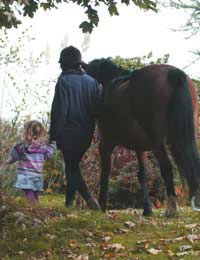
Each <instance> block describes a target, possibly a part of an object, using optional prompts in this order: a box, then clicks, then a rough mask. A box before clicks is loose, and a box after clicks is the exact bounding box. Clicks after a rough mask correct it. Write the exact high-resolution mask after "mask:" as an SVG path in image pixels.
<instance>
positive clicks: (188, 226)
mask: <svg viewBox="0 0 200 260" xmlns="http://www.w3.org/2000/svg"><path fill="white" fill-rule="evenodd" d="M63 204H64V197H63V196H61V195H58V196H54V195H48V196H43V197H42V198H41V206H40V208H39V209H38V211H39V212H40V215H37V214H36V215H34V213H31V214H32V215H31V216H32V218H38V216H40V219H41V218H42V223H38V224H37V225H30V224H26V223H23V221H22V222H21V223H18V224H16V222H15V221H11V220H10V221H7V222H6V223H4V226H3V230H2V232H1V240H0V259H3V260H4V259H5V260H7V259H10V260H11V259H12V260H18V259H20V260H44V259H48V260H52V259H55V260H57V259H62V260H65V259H66V260H68V259H76V260H107V259H117V260H122V259H123V260H143V259H151V260H154V259H162V260H165V259H170V260H175V259H180V260H181V259H184V260H191V259H200V243H199V241H200V224H199V223H200V213H196V212H192V211H191V210H190V208H188V207H185V208H180V209H179V213H178V215H177V216H176V217H174V218H169V219H168V218H166V217H165V216H164V209H159V210H154V216H153V217H151V218H144V217H143V216H142V212H141V211H140V210H139V211H138V210H137V211H135V210H131V209H128V210H124V211H108V212H107V213H106V214H104V213H102V212H94V211H87V210H79V209H75V208H68V209H66V208H64V207H63ZM22 205H23V203H22ZM36 223H37V222H36Z"/></svg>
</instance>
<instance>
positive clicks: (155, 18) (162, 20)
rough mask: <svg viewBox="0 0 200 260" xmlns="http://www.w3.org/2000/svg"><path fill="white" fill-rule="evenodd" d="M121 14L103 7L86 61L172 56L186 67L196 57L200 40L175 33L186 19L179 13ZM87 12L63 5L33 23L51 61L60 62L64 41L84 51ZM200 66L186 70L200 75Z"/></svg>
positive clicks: (123, 9) (132, 11)
mask: <svg viewBox="0 0 200 260" xmlns="http://www.w3.org/2000/svg"><path fill="white" fill-rule="evenodd" d="M119 11H120V15H119V16H117V17H115V16H114V17H110V15H109V14H108V12H107V10H106V8H101V10H100V12H99V15H100V23H99V26H98V28H95V29H94V31H93V33H92V34H91V35H90V36H89V43H88V49H87V51H85V52H83V58H84V60H85V61H89V60H92V59H94V58H99V57H108V56H117V55H119V56H121V57H124V58H131V57H135V56H142V55H145V54H147V53H149V52H151V51H152V52H153V55H154V56H155V57H161V56H163V55H164V54H166V53H169V54H170V60H169V62H170V63H171V64H172V65H175V66H178V67H179V68H182V69H183V68H185V66H187V65H188V64H190V63H191V61H192V60H193V58H194V56H193V55H192V54H191V51H194V50H197V49H198V48H199V40H200V39H199V38H200V37H193V38H191V39H188V40H186V39H185V38H184V37H185V36H186V35H185V34H183V33H182V32H173V31H172V30H171V29H172V28H173V29H176V28H177V29H178V28H179V27H180V26H181V25H183V24H184V23H185V21H186V19H187V17H188V16H187V15H186V13H184V12H183V11H180V10H172V9H166V8H165V9H163V11H162V12H159V13H154V12H152V11H148V12H144V11H141V10H140V9H139V8H137V7H136V6H134V5H130V6H129V7H126V6H124V5H122V6H121V7H120V8H119ZM84 18H85V15H84V10H83V9H82V8H81V7H79V6H77V5H74V4H62V5H60V8H59V9H58V10H52V11H50V12H45V13H44V12H40V13H38V14H37V15H36V17H35V18H34V19H31V20H30V23H32V26H33V31H34V34H35V37H36V42H37V41H38V43H39V44H38V45H40V46H41V48H44V47H45V46H46V45H47V44H48V46H49V48H50V53H51V55H52V59H51V62H53V63H54V64H55V63H56V62H57V60H58V56H59V52H60V49H61V42H62V43H65V44H64V45H63V47H64V46H65V45H74V46H77V47H78V48H80V49H82V45H83V41H84V39H85V38H86V36H85V35H84V34H83V33H82V32H81V30H80V29H79V24H80V23H81V22H82V21H83V20H84ZM197 68H198V64H196V65H195V66H192V67H191V68H187V71H186V72H188V73H189V74H190V75H191V74H193V75H196V74H197V73H198V69H197Z"/></svg>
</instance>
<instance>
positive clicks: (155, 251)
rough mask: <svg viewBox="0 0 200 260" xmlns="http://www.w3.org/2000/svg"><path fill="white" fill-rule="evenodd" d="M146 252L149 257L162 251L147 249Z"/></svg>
mask: <svg viewBox="0 0 200 260" xmlns="http://www.w3.org/2000/svg"><path fill="white" fill-rule="evenodd" d="M147 252H148V253H149V254H151V255H158V254H160V253H161V252H162V250H158V249H155V248H149V249H148V250H147Z"/></svg>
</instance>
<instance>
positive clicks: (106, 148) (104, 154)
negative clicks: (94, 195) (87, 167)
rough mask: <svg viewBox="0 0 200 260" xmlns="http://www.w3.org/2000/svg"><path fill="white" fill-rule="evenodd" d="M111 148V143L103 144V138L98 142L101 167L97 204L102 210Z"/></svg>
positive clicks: (104, 203) (105, 197) (104, 206)
mask: <svg viewBox="0 0 200 260" xmlns="http://www.w3.org/2000/svg"><path fill="white" fill-rule="evenodd" d="M113 148H114V146H113V145H110V144H105V142H104V141H103V140H101V141H100V143H99V154H100V158H101V168H102V169H101V178H100V194H99V204H100V206H101V209H102V210H103V211H105V210H106V203H107V193H108V183H109V175H110V170H111V153H112V151H113Z"/></svg>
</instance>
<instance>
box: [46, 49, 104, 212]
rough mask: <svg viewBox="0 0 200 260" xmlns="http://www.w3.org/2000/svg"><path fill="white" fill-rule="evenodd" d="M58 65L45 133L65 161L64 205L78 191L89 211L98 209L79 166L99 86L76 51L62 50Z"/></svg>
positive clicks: (87, 143)
mask: <svg viewBox="0 0 200 260" xmlns="http://www.w3.org/2000/svg"><path fill="white" fill-rule="evenodd" d="M59 63H60V66H61V69H62V73H61V75H60V77H59V78H58V81H57V84H56V87H55V94H54V98H53V102H52V108H51V122H50V131H49V134H50V140H51V141H56V144H57V147H58V149H60V150H61V152H62V154H63V158H64V162H65V173H66V179H67V188H66V201H65V205H66V206H67V207H68V206H70V205H72V203H73V201H74V198H75V194H76V191H78V192H79V193H80V194H81V196H82V197H83V199H84V200H85V201H86V202H87V205H88V207H89V208H90V209H99V208H100V206H99V203H98V202H97V200H96V199H95V198H94V197H93V196H92V195H91V193H90V191H89V189H88V187H87V185H86V183H85V181H84V179H83V177H82V174H81V171H80V167H79V163H80V161H81V159H82V157H83V155H84V153H85V152H86V150H87V149H88V148H89V146H90V144H91V141H92V137H93V133H94V130H95V113H96V110H97V106H98V102H99V99H100V90H99V86H98V83H97V81H96V80H95V79H93V78H92V77H90V76H89V75H87V74H86V73H85V71H84V70H83V68H82V65H81V64H82V57H81V53H80V51H79V50H78V49H77V48H75V47H73V46H69V47H66V48H64V49H63V50H62V51H61V53H60V60H59Z"/></svg>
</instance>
